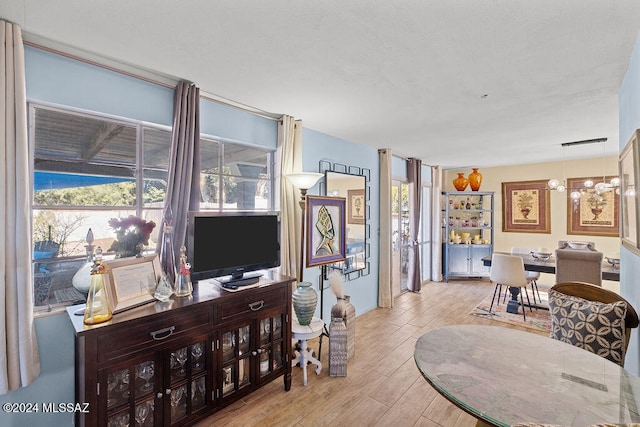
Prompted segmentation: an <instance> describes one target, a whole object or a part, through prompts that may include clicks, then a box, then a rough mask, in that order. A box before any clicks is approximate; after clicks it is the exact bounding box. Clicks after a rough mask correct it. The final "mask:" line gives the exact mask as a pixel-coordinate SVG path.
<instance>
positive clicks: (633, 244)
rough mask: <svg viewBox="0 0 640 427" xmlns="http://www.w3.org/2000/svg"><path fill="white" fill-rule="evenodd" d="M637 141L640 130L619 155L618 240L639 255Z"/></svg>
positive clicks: (639, 165) (639, 161)
mask: <svg viewBox="0 0 640 427" xmlns="http://www.w3.org/2000/svg"><path fill="white" fill-rule="evenodd" d="M638 139H640V129H638V130H636V131H635V132H634V133H633V135H632V136H631V139H629V142H627V145H626V146H625V147H624V150H622V152H621V153H620V159H619V163H618V165H619V173H620V210H621V213H622V215H621V216H620V219H621V222H620V239H621V240H622V245H623V246H624V247H626V248H627V249H629V250H630V251H632V252H634V253H635V254H636V255H640V248H639V247H638V242H639V241H640V239H639V238H638V233H639V232H640V224H639V221H640V219H639V218H638V213H639V212H640V210H639V206H638V193H637V188H638V180H639V179H640V173H638V168H639V167H640V158H639V155H640V153H638Z"/></svg>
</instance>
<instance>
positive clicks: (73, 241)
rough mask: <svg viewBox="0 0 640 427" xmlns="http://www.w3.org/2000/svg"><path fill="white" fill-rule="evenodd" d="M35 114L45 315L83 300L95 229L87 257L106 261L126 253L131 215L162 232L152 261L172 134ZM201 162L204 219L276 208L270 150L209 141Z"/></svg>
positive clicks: (48, 110)
mask: <svg viewBox="0 0 640 427" xmlns="http://www.w3.org/2000/svg"><path fill="white" fill-rule="evenodd" d="M29 113H30V114H29V120H30V126H29V129H30V135H29V138H30V144H31V145H32V146H33V147H34V158H33V171H34V176H33V182H34V187H33V242H34V248H33V249H34V250H33V271H34V283H33V286H34V288H33V289H34V305H35V308H36V312H41V311H50V310H53V309H56V308H58V307H62V306H65V305H69V304H74V303H78V302H83V301H84V300H85V299H86V290H87V288H88V283H89V280H90V278H89V274H88V270H86V269H82V267H83V266H84V265H85V264H86V263H87V255H88V251H87V247H88V244H87V233H88V231H89V229H91V231H92V235H93V242H92V245H91V246H92V247H89V249H92V250H94V251H95V249H97V248H98V247H100V248H101V249H102V251H103V252H104V253H105V259H106V260H109V259H113V258H114V257H115V256H116V250H117V249H118V248H119V245H118V244H116V245H114V244H113V243H114V240H115V239H116V230H115V229H114V227H113V225H117V224H121V223H122V222H123V220H124V219H126V218H128V217H129V216H135V217H137V218H139V220H138V219H132V221H124V223H125V224H128V222H133V223H135V224H142V223H143V222H149V221H153V222H155V224H156V226H155V227H154V228H153V230H152V231H151V235H150V236H149V239H148V245H146V246H143V247H142V249H143V252H144V253H153V252H155V249H156V242H157V239H158V233H159V231H160V229H161V227H160V226H159V225H160V224H161V223H162V211H163V208H164V201H165V194H166V185H167V181H168V167H169V165H168V162H169V152H170V148H171V129H170V128H168V127H162V126H152V125H150V124H148V123H142V122H136V121H133V120H128V119H120V118H113V117H106V116H100V115H97V114H94V113H89V112H78V111H75V110H74V111H71V110H66V109H64V108H61V107H51V106H45V105H39V104H33V103H32V104H30V105H29ZM200 154H201V170H200V184H201V189H200V196H201V210H237V209H239V210H270V209H272V208H273V207H272V200H271V199H272V198H271V194H273V180H272V176H273V174H272V173H271V172H272V162H273V159H272V157H273V156H272V153H271V152H270V151H266V150H261V149H256V148H253V147H247V146H243V145H239V144H228V143H222V142H220V141H216V140H214V139H212V138H207V137H204V136H203V137H202V138H201V141H200ZM221 189H222V190H221ZM114 218H115V219H116V220H115V221H113V219H114ZM110 223H111V224H110ZM120 246H121V245H120ZM89 253H90V251H89ZM123 256H125V255H123ZM79 270H80V271H79ZM74 276H75V278H74Z"/></svg>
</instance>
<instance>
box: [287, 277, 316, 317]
mask: <svg viewBox="0 0 640 427" xmlns="http://www.w3.org/2000/svg"><path fill="white" fill-rule="evenodd" d="M311 285H312V284H311V282H300V283H298V287H297V288H296V290H295V291H293V294H292V295H291V299H292V300H293V311H295V312H296V316H297V317H298V323H300V324H301V325H302V326H308V325H309V324H310V323H311V318H312V317H313V314H314V313H315V312H316V305H317V304H318V294H317V293H316V291H314V290H313V288H312V287H311Z"/></svg>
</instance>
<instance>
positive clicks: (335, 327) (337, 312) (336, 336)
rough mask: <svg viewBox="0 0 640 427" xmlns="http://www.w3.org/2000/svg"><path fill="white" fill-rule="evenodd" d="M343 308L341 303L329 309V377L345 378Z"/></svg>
mask: <svg viewBox="0 0 640 427" xmlns="http://www.w3.org/2000/svg"><path fill="white" fill-rule="evenodd" d="M344 315H345V307H344V304H343V302H342V301H340V302H338V304H336V305H334V306H333V307H332V308H331V323H330V324H329V376H330V377H346V376H347V327H346V326H345V324H344Z"/></svg>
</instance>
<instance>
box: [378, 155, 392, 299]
mask: <svg viewBox="0 0 640 427" xmlns="http://www.w3.org/2000/svg"><path fill="white" fill-rule="evenodd" d="M378 156H379V158H380V247H379V249H378V251H379V262H378V306H379V307H385V308H392V307H393V289H392V285H391V272H392V271H393V255H392V253H391V184H392V182H391V150H390V149H386V150H385V149H383V150H378Z"/></svg>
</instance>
